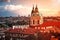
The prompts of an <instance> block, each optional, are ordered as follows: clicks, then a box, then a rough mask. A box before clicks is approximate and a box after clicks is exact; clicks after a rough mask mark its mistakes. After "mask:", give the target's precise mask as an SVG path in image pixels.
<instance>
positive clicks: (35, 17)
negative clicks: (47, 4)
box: [30, 5, 42, 26]
mask: <svg viewBox="0 0 60 40" xmlns="http://www.w3.org/2000/svg"><path fill="white" fill-rule="evenodd" d="M41 18H42V17H40V14H39V11H38V7H37V5H36V7H35V8H34V6H33V9H32V12H31V17H30V26H38V25H40V22H41V21H40V20H41Z"/></svg>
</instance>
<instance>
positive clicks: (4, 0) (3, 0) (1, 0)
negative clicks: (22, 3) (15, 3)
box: [0, 0, 10, 2]
mask: <svg viewBox="0 0 60 40" xmlns="http://www.w3.org/2000/svg"><path fill="white" fill-rule="evenodd" d="M9 1H10V0H0V2H9Z"/></svg>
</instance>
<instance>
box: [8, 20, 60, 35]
mask: <svg viewBox="0 0 60 40" xmlns="http://www.w3.org/2000/svg"><path fill="white" fill-rule="evenodd" d="M48 26H57V27H59V28H60V22H56V21H47V22H44V23H43V24H41V25H37V26H32V27H48ZM36 31H37V30H36V29H34V28H28V29H23V30H22V29H21V28H15V29H12V28H11V29H9V30H8V31H7V32H9V33H23V34H34V33H35V32H36Z"/></svg>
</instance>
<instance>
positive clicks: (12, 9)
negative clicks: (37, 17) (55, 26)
mask: <svg viewBox="0 0 60 40" xmlns="http://www.w3.org/2000/svg"><path fill="white" fill-rule="evenodd" d="M33 5H34V7H36V5H37V6H38V10H39V13H40V14H42V15H43V16H60V0H0V16H18V15H20V16H28V15H30V14H31V11H32V7H33Z"/></svg>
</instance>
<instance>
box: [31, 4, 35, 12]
mask: <svg viewBox="0 0 60 40" xmlns="http://www.w3.org/2000/svg"><path fill="white" fill-rule="evenodd" d="M34 11H35V10H34V5H33V8H32V12H31V13H34Z"/></svg>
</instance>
